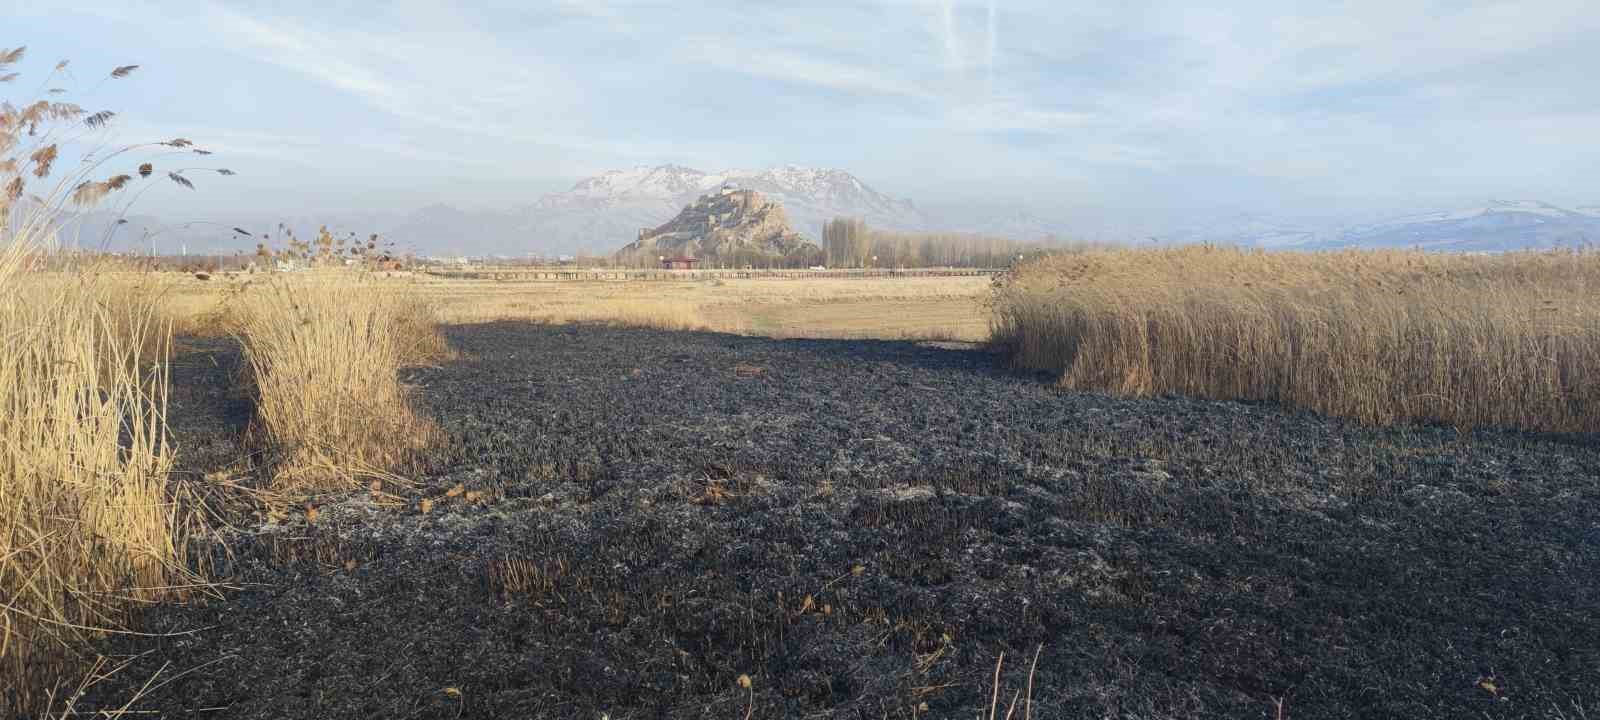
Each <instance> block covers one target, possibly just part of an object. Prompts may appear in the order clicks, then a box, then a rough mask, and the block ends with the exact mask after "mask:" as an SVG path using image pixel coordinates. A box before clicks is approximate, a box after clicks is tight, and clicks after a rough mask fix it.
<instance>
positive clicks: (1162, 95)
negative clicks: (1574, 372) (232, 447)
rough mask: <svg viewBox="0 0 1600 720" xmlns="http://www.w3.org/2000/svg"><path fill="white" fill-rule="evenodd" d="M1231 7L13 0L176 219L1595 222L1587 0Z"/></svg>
mask: <svg viewBox="0 0 1600 720" xmlns="http://www.w3.org/2000/svg"><path fill="white" fill-rule="evenodd" d="M1222 5H1223V4H1219V3H1192V2H1170V3H1169V2H1155V3H1138V2H1127V3H1104V2H1082V3H1079V2H1068V1H1065V0H971V1H957V0H927V1H918V0H876V1H868V2H843V1H841V0H817V1H815V2H804V3H800V2H795V3H778V2H757V1H754V0H727V1H723V0H707V1H704V2H663V1H653V2H599V1H593V2H589V1H584V0H557V1H553V2H497V3H469V2H462V3H439V2H421V3H411V2H397V3H383V4H378V3H370V2H341V1H339V0H323V1H320V2H315V3H297V2H271V3H267V2H262V3H248V2H239V3H205V2H195V1H193V0H190V1H186V2H181V3H140V2H119V3H115V4H106V5H104V6H102V7H95V4H94V3H93V2H89V1H86V0H74V2H73V4H71V5H70V6H69V5H64V4H57V3H53V2H49V1H45V2H40V1H39V0H0V17H4V18H5V22H4V24H3V27H0V47H11V46H16V45H27V46H29V53H30V55H29V57H28V59H27V60H26V61H25V62H24V63H23V64H22V65H21V66H20V67H19V68H18V69H20V70H22V71H23V73H24V76H23V78H22V79H20V80H19V81H17V82H16V83H13V84H10V85H0V97H5V98H7V99H12V100H13V101H15V100H18V99H27V98H26V97H24V96H25V95H26V93H28V92H30V91H32V90H33V89H34V88H36V87H37V86H36V85H35V84H34V83H31V82H29V78H33V79H34V82H37V81H39V80H42V79H43V77H44V76H45V75H48V73H49V71H50V69H51V68H52V67H53V66H54V64H55V62H56V61H57V60H59V59H62V58H70V59H71V60H72V64H71V65H70V66H69V70H70V71H71V75H70V76H68V77H66V78H63V79H62V81H61V82H62V84H64V86H65V87H68V88H69V89H71V90H73V91H74V92H73V93H72V94H71V95H70V96H69V97H70V98H71V99H73V100H74V101H75V102H78V103H79V104H81V105H84V106H85V107H87V108H89V109H91V110H94V109H101V108H106V109H114V110H116V111H117V112H119V116H118V118H117V121H116V122H117V126H116V128H115V131H114V132H115V133H116V137H117V138H118V139H119V141H121V140H129V141H131V140H142V139H151V138H164V137H170V136H183V137H187V138H191V139H193V140H195V141H196V142H197V143H199V144H200V145H201V146H203V147H206V148H208V149H211V150H213V151H215V153H216V155H213V156H208V157H206V158H205V160H207V161H210V162H212V163H213V164H215V165H219V166H220V165H225V166H227V167H229V168H230V169H232V170H234V171H235V172H237V173H238V175H237V176H234V177H230V178H206V179H205V182H203V183H202V185H203V187H201V188H198V189H197V190H195V191H194V192H192V193H190V192H188V191H184V190H183V189H182V188H178V187H176V186H174V187H172V188H166V189H163V190H162V191H160V192H153V193H151V194H150V196H149V197H148V198H146V199H144V200H142V201H141V202H144V203H147V204H148V206H149V207H150V208H152V209H153V210H155V211H160V210H162V209H164V208H167V207H173V206H179V205H183V204H188V205H193V204H195V203H201V204H204V205H206V206H207V207H208V208H213V209H217V210H219V211H228V212H231V211H236V210H238V211H242V210H250V211H256V212H275V211H279V210H285V211H287V210H293V211H296V212H301V213H306V212H323V211H327V212H333V211H352V210H373V211H378V210H404V209H409V208H415V207H419V206H422V205H426V204H431V203H446V204H452V205H456V206H459V207H466V208H504V207H514V206H517V205H520V204H525V203H528V202H532V201H533V200H534V199H535V198H537V197H538V196H539V195H540V194H542V193H544V192H549V191H553V190H561V189H565V188H566V187H568V186H570V185H571V184H572V183H573V182H575V181H576V180H578V179H580V178H582V177H585V176H588V175H591V174H595V173H598V172H601V171H604V170H607V169H614V168H622V167H629V166H633V165H640V164H644V165H655V164H662V163H676V164H682V165H687V166H690V167H695V168H699V169H702V170H708V171H711V170H720V169H725V168H731V167H743V168H749V167H761V166H768V165H778V164H789V163H792V164H799V165H812V166H827V167H838V168H842V169H845V170H848V171H850V172H853V173H855V174H856V175H857V176H859V177H861V178H862V179H863V180H864V181H865V182H867V183H868V184H870V185H872V186H874V187H875V188H876V189H878V190H880V191H883V192H887V193H890V194H893V195H896V196H900V197H909V198H912V199H914V200H916V201H917V202H919V204H923V205H933V204H939V203H951V204H955V203H963V202H969V203H973V204H976V205H982V204H1010V205H1015V206H1017V207H1025V208H1032V209H1036V210H1039V211H1041V212H1045V213H1047V214H1056V215H1060V214H1079V215H1083V216H1086V217H1087V216H1094V217H1099V218H1138V217H1149V216H1152V215H1160V216H1169V215H1170V216H1174V217H1179V216H1185V215H1197V214H1205V213H1215V212H1233V211H1257V212H1278V213H1288V214H1317V213H1333V212H1350V211H1359V210H1368V209H1378V208H1390V207H1393V208H1415V207H1418V206H1429V205H1446V204H1449V203H1454V202H1464V201H1467V200H1481V199H1487V198H1516V199H1522V198H1537V199H1541V200H1546V201H1549V202H1554V203H1558V204H1574V205H1594V204H1600V142H1596V140H1597V139H1600V83H1596V82H1595V81H1594V69H1595V68H1600V43H1596V42H1594V38H1595V37H1597V31H1600V12H1597V11H1596V9H1595V8H1594V7H1593V6H1592V5H1591V4H1589V3H1588V2H1586V1H1585V0H1571V1H1568V0H1542V1H1524V2H1507V3H1475V2H1465V1H1452V2H1438V3H1432V2H1395V1H1393V0H1390V1H1385V2H1351V3H1309V2H1308V3H1298V2H1297V3H1285V2H1277V1H1269V2H1238V3H1231V4H1227V5H1226V6H1225V7H1224V6H1222ZM134 63H137V64H139V65H140V69H139V70H138V71H137V72H136V73H135V74H134V75H133V76H131V77H129V78H127V79H126V80H120V81H115V82H104V81H102V80H101V78H103V77H104V73H105V72H106V71H107V70H109V69H110V68H112V67H115V66H118V65H125V64H134Z"/></svg>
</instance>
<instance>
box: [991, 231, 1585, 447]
mask: <svg viewBox="0 0 1600 720" xmlns="http://www.w3.org/2000/svg"><path fill="white" fill-rule="evenodd" d="M993 312H994V315H993V329H992V339H993V340H994V341H995V342H996V343H998V344H1000V345H1002V346H1004V347H1006V348H1008V349H1009V350H1010V352H1011V353H1012V356H1013V357H1014V359H1015V361H1016V362H1017V363H1018V364H1019V365H1021V366H1023V367H1027V368H1032V369H1038V370H1047V371H1052V372H1058V373H1060V374H1061V384H1062V385H1063V386H1065V387H1069V388H1075V389H1084V390H1098V391H1109V392H1115V393H1123V394H1130V395H1155V394H1163V393H1178V394H1185V395H1194V396H1201V397H1210V398H1224V399H1250V400H1270V401H1275V402H1281V403H1284V404H1287V405H1292V406H1296V407H1301V408H1307V409H1311V410H1315V411H1318V412H1322V413H1326V414H1329V415H1338V416H1344V417H1351V418H1356V419H1359V420H1361V421H1364V422H1368V423H1375V424H1391V423H1401V422H1411V421H1435V422H1441V423H1447V424H1451V425H1455V426H1458V427H1463V428H1465V427H1475V426H1505V427H1515V428H1523V429H1528V430H1541V431H1566V432H1595V431H1597V430H1600V383H1597V382H1595V378H1596V377H1600V254H1597V253H1595V252H1590V251H1559V252H1524V253H1511V254H1504V255H1462V254H1428V253H1422V252H1415V251H1345V252H1332V253H1290V252H1276V253H1268V252H1262V251H1255V250H1242V249H1233V248H1220V247H1211V246H1193V247H1182V248H1174V249H1141V250H1118V251H1105V252H1091V253H1086V254H1081V255H1070V256H1058V257H1051V258H1047V259H1044V260H1041V261H1038V262H1034V263H1030V264H1028V265H1026V266H1024V267H1022V268H1020V269H1019V270H1018V271H1016V272H1015V273H1014V274H1013V275H1012V276H1010V277H1008V278H1005V279H1004V280H1002V281H1001V282H999V283H997V285H996V289H995V292H994V296H993Z"/></svg>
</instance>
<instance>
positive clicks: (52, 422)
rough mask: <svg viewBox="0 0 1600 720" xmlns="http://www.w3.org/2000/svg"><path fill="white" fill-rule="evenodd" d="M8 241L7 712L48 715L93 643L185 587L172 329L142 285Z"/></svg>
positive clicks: (3, 615)
mask: <svg viewBox="0 0 1600 720" xmlns="http://www.w3.org/2000/svg"><path fill="white" fill-rule="evenodd" d="M21 247H22V243H21V242H20V241H18V240H17V239H15V238H12V239H10V240H9V242H8V243H6V244H4V246H3V247H0V338H3V339H4V342H3V343H0V593H3V595H4V602H3V603H0V707H7V708H13V709H16V710H18V711H19V712H23V713H28V712H44V711H45V710H47V709H48V708H49V707H51V706H52V703H53V699H54V698H55V696H57V694H58V693H60V692H61V691H62V688H64V687H67V686H68V685H70V684H71V682H72V681H73V680H75V679H76V678H75V677H74V676H75V674H77V673H79V672H80V671H81V669H82V668H83V667H84V664H85V663H86V662H89V661H90V660H92V655H89V654H88V648H89V646H90V644H91V643H92V642H93V641H94V640H95V639H96V638H98V637H100V636H102V635H104V634H105V633H108V632H118V631H121V630H123V629H125V628H126V627H127V623H126V621H127V619H128V613H129V611H130V610H131V609H133V608H136V607H137V606H140V605H143V604H146V603H150V602H156V601H160V600H163V599H169V598H173V597H175V596H181V595H183V594H185V592H186V588H188V587H189V586H192V585H193V584H194V583H195V582H196V579H195V578H194V576H193V575H192V574H191V573H190V571H189V570H188V569H186V567H185V564H184V560H185V538H186V533H185V531H184V527H185V526H186V523H185V522H184V520H183V515H182V513H181V512H180V510H179V508H178V506H177V504H176V502H175V500H174V497H173V491H172V488H171V487H170V486H169V481H168V472H169V471H170V469H171V467H172V460H173V451H172V448H171V446H170V445H169V444H168V442H167V436H166V430H165V413H166V388H167V375H166V368H165V365H164V362H163V361H164V355H165V346H166V343H167V338H168V335H167V329H166V328H165V327H164V326H162V325H161V324H160V323H159V322H158V321H157V319H156V318H157V314H156V312H155V306H154V303H153V301H152V299H151V298H150V296H149V295H147V294H143V293H140V292H137V288H134V287H132V286H126V285H123V286H119V285H110V284H104V283H99V282H96V280H95V279H94V278H93V277H92V276H89V275H84V276H79V277H77V278H76V279H74V280H70V281H69V280H66V279H63V278H59V277H37V276H35V275H33V274H31V273H29V272H26V271H25V269H24V268H23V267H22V263H20V262H19V259H20V257H21V255H22V253H21V252H20V248H21Z"/></svg>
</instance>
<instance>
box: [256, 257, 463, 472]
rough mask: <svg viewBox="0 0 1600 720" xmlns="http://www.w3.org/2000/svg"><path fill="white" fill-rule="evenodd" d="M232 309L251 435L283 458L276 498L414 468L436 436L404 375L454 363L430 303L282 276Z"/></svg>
mask: <svg viewBox="0 0 1600 720" xmlns="http://www.w3.org/2000/svg"><path fill="white" fill-rule="evenodd" d="M229 313H230V315H231V317H233V318H234V322H236V325H235V327H234V332H235V334H236V335H237V336H238V338H239V341H240V343H241V344H242V346H243V348H244V353H245V357H246V359H247V360H248V364H249V368H250V371H251V377H250V381H251V385H252V389H253V392H254V396H255V419H254V425H253V432H254V433H255V435H256V437H258V438H259V439H260V440H261V441H262V442H263V443H264V444H266V445H268V446H270V447H271V448H272V450H273V453H272V457H273V463H272V468H271V477H270V483H269V484H270V487H269V489H270V490H273V491H276V492H283V493H290V494H300V493H306V492H316V491H321V490H331V489H341V488H350V487H354V486H355V485H356V484H360V483H364V482H366V481H367V480H369V479H371V478H374V477H392V475H391V474H392V473H394V472H396V471H400V470H403V469H405V468H407V467H408V466H409V465H410V463H411V462H412V461H413V460H415V459H416V456H417V453H418V452H419V451H420V450H421V449H423V448H425V447H427V445H428V444H429V442H430V441H431V439H432V437H433V432H434V430H433V428H432V425H431V424H430V423H428V422H426V421H425V420H423V419H422V418H420V417H418V416H417V415H416V414H415V413H414V412H413V411H412V410H411V407H410V405H409V402H408V398H407V392H406V390H405V388H404V387H402V385H401V383H400V377H399V373H400V369H401V368H402V367H404V366H407V365H415V364H421V363H427V362H433V361H436V360H440V359H443V358H445V357H448V355H449V353H450V350H449V347H448V346H447V345H446V344H445V343H444V340H443V339H442V338H441V337H440V335H439V334H438V332H437V330H436V327H435V322H434V319H433V317H434V316H433V311H432V308H431V307H430V306H429V305H428V304H427V303H426V302H425V301H424V300H423V299H422V298H420V297H417V296H415V295H412V294H409V293H405V292H404V291H402V290H397V289H393V288H389V287H385V286H382V285H380V284H378V283H375V282H371V281H367V280H363V279H362V278H361V277H360V276H359V275H356V274H352V273H342V272H335V273H319V274H309V275H307V276H304V277H285V278H273V279H270V280H267V281H264V282H262V283H257V284H256V285H255V286H253V287H250V288H247V289H246V290H245V291H243V292H241V293H239V294H238V296H237V297H236V298H234V299H233V300H232V305H231V307H230V310H229Z"/></svg>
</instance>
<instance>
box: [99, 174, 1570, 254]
mask: <svg viewBox="0 0 1600 720" xmlns="http://www.w3.org/2000/svg"><path fill="white" fill-rule="evenodd" d="M728 185H731V186H733V187H735V188H737V189H744V190H756V191H759V192H761V193H763V194H765V195H767V196H769V197H772V198H774V199H776V200H777V201H778V202H780V203H782V205H783V207H784V209H785V210H786V212H787V213H788V216H789V218H790V220H791V224H792V226H793V228H794V229H795V230H796V231H797V232H799V233H800V235H802V236H804V237H805V238H807V239H809V240H811V241H813V242H816V241H818V240H820V239H821V238H820V236H821V228H822V224H823V223H824V222H825V221H827V220H830V219H832V218H835V217H840V216H848V217H858V218H863V219H865V220H866V221H867V223H868V224H869V225H870V226H872V227H876V228H885V229H893V230H925V231H942V232H970V233H979V234H988V235H996V236H1001V237H1007V238H1012V239H1019V240H1036V239H1046V238H1050V237H1057V238H1063V239H1086V240H1107V239H1111V240H1137V241H1138V242H1141V243H1143V242H1145V241H1149V240H1153V241H1156V242H1158V243H1162V244H1176V243H1193V242H1211V243H1223V244H1231V245H1245V246H1252V247H1263V248H1274V249H1306V250H1322V249H1335V248H1345V247H1364V248H1378V247H1420V248H1424V249H1429V250H1448V251H1471V252H1498V251H1506V250H1516V249H1526V248H1550V247H1568V246H1579V245H1584V244H1587V243H1600V204H1595V205H1586V206H1581V207H1575V208H1570V209H1568V208H1562V207H1557V206H1555V205H1551V204H1549V203H1544V202H1537V201H1493V202H1489V203H1485V204H1482V205H1475V206H1469V207H1462V208H1456V209H1447V210H1442V211H1434V212H1420V213H1412V214H1405V215H1400V216H1396V217H1385V218H1381V219H1376V220H1374V219H1372V218H1351V217H1325V218H1314V219H1309V220H1307V219H1290V218H1285V217H1283V216H1278V215H1269V214H1263V213H1249V214H1238V215H1233V216H1229V217H1223V218H1220V219H1216V220H1211V221H1206V222H1194V223H1191V224H1188V225H1184V226H1181V227H1178V228H1177V229H1174V230H1170V231H1168V232H1163V233H1140V234H1138V236H1137V237H1133V236H1131V233H1130V234H1129V235H1130V236H1129V237H1118V236H1116V234H1115V233H1105V232H1092V233H1090V234H1087V235H1086V234H1084V229H1085V228H1086V227H1087V225H1084V224H1079V223H1077V222H1075V221H1074V220H1073V219H1071V218H1052V217H1045V216H1041V215H1040V214H1036V213H1035V212H1034V211H1031V210H1029V209H1024V208H1021V207H1020V206H1013V207H1010V208H1005V209H996V208H995V207H994V206H988V207H986V208H984V209H977V210H974V209H971V208H959V209H958V208H954V207H950V208H931V209H930V208H924V207H921V206H919V205H917V204H914V203H912V202H911V201H910V200H906V199H903V198H898V197H894V196H891V195H888V194H886V193H883V192H879V191H878V190H876V189H874V188H872V187H871V186H869V185H867V184H866V183H865V182H863V181H862V180H861V179H860V178H857V177H856V176H854V175H852V174H850V173H849V172H846V171H844V170H839V169H829V168H810V167H800V166H795V165H786V166H782V167H773V168H767V169H762V170H724V171H718V172H702V171H699V170H695V169H692V168H687V167H683V166H679V165H660V166H654V167H646V166H640V167H635V168H631V169H627V170H613V171H610V172H605V173H602V174H599V175H596V176H593V177H589V178H585V179H583V180H580V181H578V182H577V183H576V184H574V185H573V186H572V188H571V189H569V190H566V191H563V192H554V193H548V194H545V195H543V196H542V197H539V198H537V199H535V200H533V201H532V202H530V203H528V204H526V205H523V206H520V207H514V208H508V209H503V210H466V209H461V208H457V207H452V206H450V205H444V204H436V205H430V206H427V207H423V208H419V209H417V210H414V211H411V212H407V213H344V214H338V215H333V216H325V217H316V218H310V217H304V218H282V217H266V216H263V217H257V218H237V219H230V220H229V221H227V222H218V223H190V224H177V225H173V224H163V223H161V222H160V221H159V220H157V219H156V218H152V217H147V216H137V217H130V218H129V222H127V223H125V224H123V225H121V226H117V227H116V231H115V233H113V234H112V237H113V241H112V243H111V244H110V247H111V248H112V249H117V250H139V251H148V250H149V249H150V247H151V244H152V243H151V240H154V245H155V248H156V250H157V251H158V252H161V253H170V252H176V251H178V250H179V249H180V248H184V247H187V248H188V250H189V251H190V252H191V253H198V252H205V251H208V250H213V249H218V250H225V251H234V250H249V249H251V248H253V247H254V245H255V243H256V242H257V240H259V236H260V235H261V234H262V233H267V234H275V233H276V228H277V226H278V224H279V223H283V224H285V225H286V226H288V227H290V228H293V230H294V231H295V234H296V235H298V236H300V237H302V238H309V237H311V236H313V235H314V234H315V232H316V229H317V227H318V226H319V225H322V224H326V225H328V226H330V227H331V228H333V229H335V230H336V231H338V232H354V233H355V234H356V235H358V236H360V237H366V236H367V235H368V234H370V233H379V234H380V235H383V236H384V237H386V238H388V239H389V240H391V241H394V242H395V243H396V244H397V245H398V246H399V247H401V248H404V249H410V250H414V251H416V252H419V253H422V254H428V255H475V256H484V255H500V256H513V257H515V256H526V255H529V254H539V255H558V254H574V253H578V252H580V251H582V252H588V253H591V254H594V255H609V254H611V253H612V252H614V251H616V250H617V249H618V248H621V247H622V246H624V245H626V244H628V243H630V242H633V241H634V240H636V239H637V238H638V235H639V231H640V230H641V229H645V228H654V227H658V226H660V225H661V224H662V223H665V222H667V221H669V220H671V219H672V218H673V217H675V216H676V215H677V214H678V213H679V212H680V211H682V210H683V208H684V207H686V206H688V205H689V204H691V203H693V202H694V201H695V200H696V199H697V198H698V197H700V196H701V195H703V194H705V193H707V192H711V191H713V190H718V189H720V188H722V187H723V186H728ZM112 220H113V218H112V217H111V216H109V215H108V214H106V213H94V214H91V215H90V216H89V217H88V218H86V221H85V224H84V229H83V231H82V232H81V233H79V235H80V236H81V237H82V238H84V239H85V241H86V242H85V243H84V244H90V243H88V242H87V241H88V240H89V239H98V238H101V237H104V236H105V234H106V233H105V231H106V229H107V228H109V227H110V223H111V221H112ZM236 226H237V227H240V228H243V229H246V230H249V231H250V232H251V235H252V236H251V237H249V238H246V237H244V236H242V235H240V234H237V233H234V232H233V227H236ZM1108 235H1109V237H1108ZM1152 235H1153V236H1152Z"/></svg>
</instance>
